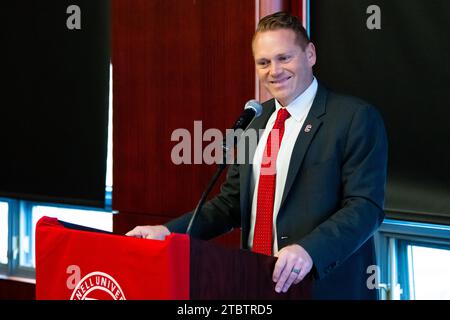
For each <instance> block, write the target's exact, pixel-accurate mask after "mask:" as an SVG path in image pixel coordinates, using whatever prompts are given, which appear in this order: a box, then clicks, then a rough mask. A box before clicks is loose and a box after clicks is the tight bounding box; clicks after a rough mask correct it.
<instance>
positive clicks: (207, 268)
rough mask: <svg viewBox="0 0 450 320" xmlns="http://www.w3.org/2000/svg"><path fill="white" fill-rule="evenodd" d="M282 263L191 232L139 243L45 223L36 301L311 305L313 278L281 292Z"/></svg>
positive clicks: (40, 227) (40, 226) (39, 235)
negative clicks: (276, 275)
mask: <svg viewBox="0 0 450 320" xmlns="http://www.w3.org/2000/svg"><path fill="white" fill-rule="evenodd" d="M275 262H276V258H274V257H269V256H265V255H261V254H255V253H252V252H250V251H245V250H237V249H230V248H224V247H220V246H217V245H215V244H213V243H209V242H206V241H202V240H197V239H194V238H189V237H188V236H187V235H184V234H171V235H170V236H168V237H166V239H165V240H163V241H161V240H148V239H138V238H132V237H126V236H122V235H116V234H112V233H107V232H101V231H99V230H95V229H90V228H85V227H81V226H77V225H71V224H67V223H65V222H63V221H58V220H57V219H56V218H49V217H42V218H41V219H40V220H39V221H38V223H37V226H36V299H38V300H55V299H57V300H69V299H70V300H90V299H91V300H92V299H97V300H211V299H214V300H222V299H232V300H236V299H237V300H244V299H245V300H257V299H258V300H259V299H262V300H265V299H270V300H279V299H310V298H311V290H312V279H311V277H310V276H307V277H306V278H305V279H304V280H303V281H302V282H301V283H300V284H298V285H292V286H291V288H290V289H289V290H288V292H287V293H276V292H275V290H274V289H275V283H274V282H273V281H272V272H273V268H274V265H275Z"/></svg>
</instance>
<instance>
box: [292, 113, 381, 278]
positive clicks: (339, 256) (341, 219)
mask: <svg viewBox="0 0 450 320" xmlns="http://www.w3.org/2000/svg"><path fill="white" fill-rule="evenodd" d="M386 170H387V138H386V132H385V128H384V124H383V121H382V118H381V116H380V114H379V113H378V111H376V109H375V108H372V107H370V106H365V107H362V108H358V109H357V110H356V111H355V112H354V114H353V118H352V121H351V122H350V125H349V129H348V131H347V138H346V143H345V147H344V152H343V158H342V168H341V182H342V202H341V205H340V209H339V210H338V211H336V212H335V213H334V214H332V215H331V216H330V217H329V218H328V219H327V220H325V221H324V222H322V223H321V224H320V225H318V226H317V227H316V228H315V229H313V230H312V232H310V233H309V234H308V235H307V236H305V237H304V238H302V239H301V240H300V241H299V242H298V244H299V245H301V246H302V247H303V248H305V250H306V251H307V252H308V253H309V254H310V256H311V258H312V259H313V262H314V267H315V271H316V273H317V274H316V275H317V276H318V278H322V277H324V276H325V275H326V274H327V273H329V272H331V271H332V270H333V269H334V268H336V267H337V266H339V265H340V264H341V263H342V262H344V261H345V260H346V259H347V258H348V257H349V256H350V255H351V254H352V253H354V252H355V251H356V250H357V249H359V248H360V247H361V246H362V245H363V244H364V243H365V242H366V241H367V240H368V239H369V238H370V237H371V236H372V235H373V233H374V232H375V231H376V229H377V228H378V227H379V226H380V224H381V223H382V221H383V219H384V210H383V206H384V190H385V183H386Z"/></svg>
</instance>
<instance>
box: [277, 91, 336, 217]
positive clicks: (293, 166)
mask: <svg viewBox="0 0 450 320" xmlns="http://www.w3.org/2000/svg"><path fill="white" fill-rule="evenodd" d="M327 95H328V93H327V90H326V89H325V88H324V87H323V86H322V85H320V84H319V86H318V88H317V93H316V97H315V98H314V102H313V104H312V106H311V109H310V111H309V113H308V116H307V117H306V119H305V122H304V123H303V127H302V129H301V130H300V133H299V135H298V137H297V140H296V142H295V145H294V149H293V150H292V155H291V160H290V163H289V169H288V174H287V177H286V184H285V185H284V191H283V197H282V199H281V204H280V208H281V207H282V206H283V203H284V201H285V200H286V197H287V195H288V193H289V190H290V189H291V187H292V184H293V183H294V181H295V179H296V176H297V173H298V171H299V169H300V167H301V165H302V163H303V159H304V158H305V155H306V152H307V151H308V148H309V145H310V144H311V141H312V140H313V138H314V136H315V134H316V132H317V131H318V130H319V128H320V126H321V125H322V120H321V119H320V117H321V116H322V115H323V114H324V113H325V105H326V99H327Z"/></svg>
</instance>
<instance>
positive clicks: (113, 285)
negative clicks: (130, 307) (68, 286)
mask: <svg viewBox="0 0 450 320" xmlns="http://www.w3.org/2000/svg"><path fill="white" fill-rule="evenodd" d="M70 300H125V295H124V294H123V291H122V288H120V286H119V284H118V283H117V281H116V280H115V279H114V278H113V277H111V276H110V275H109V274H107V273H104V272H99V271H95V272H91V273H88V274H87V275H85V276H84V277H83V279H81V280H80V281H79V282H78V284H77V285H76V287H75V288H74V289H73V292H72V295H71V297H70Z"/></svg>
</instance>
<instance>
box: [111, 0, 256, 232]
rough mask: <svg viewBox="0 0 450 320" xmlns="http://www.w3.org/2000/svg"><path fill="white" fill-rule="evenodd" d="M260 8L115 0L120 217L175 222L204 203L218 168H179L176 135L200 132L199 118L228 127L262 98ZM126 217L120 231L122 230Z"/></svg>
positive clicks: (202, 0)
mask: <svg viewBox="0 0 450 320" xmlns="http://www.w3.org/2000/svg"><path fill="white" fill-rule="evenodd" d="M254 11H255V7H254V1H240V0H214V1H210V0H195V1H192V0H151V1H150V0H141V1H137V0H136V1H122V0H113V2H112V28H113V32H112V44H113V48H112V49H113V50H112V52H113V56H112V63H113V128H114V132H113V141H114V142H113V143H114V147H113V159H114V160H113V161H114V168H113V177H114V178H113V184H114V188H113V190H114V191H113V208H114V209H115V210H118V211H119V212H121V213H120V214H119V215H120V216H122V215H125V216H127V215H129V214H130V213H133V214H142V215H150V216H155V217H162V220H167V218H168V217H174V216H178V215H180V214H181V213H184V212H186V211H189V210H192V209H193V208H194V207H195V205H196V203H197V201H198V199H199V198H200V196H201V193H202V191H203V189H204V188H205V186H206V184H207V182H208V180H209V178H210V177H211V175H212V173H213V172H214V170H215V166H212V165H210V166H208V165H205V164H195V165H178V166H177V165H174V164H173V163H172V161H171V150H172V148H173V147H174V146H175V145H176V144H177V142H172V141H171V134H172V132H173V131H174V130H175V129H177V128H186V129H188V130H189V131H190V132H191V133H193V126H194V120H202V121H203V124H202V125H203V131H205V130H206V129H208V128H218V129H220V130H225V129H226V128H227V127H230V126H231V125H232V124H233V123H234V121H235V119H236V118H237V116H238V115H239V114H240V112H241V111H242V109H243V106H244V104H245V102H246V101H247V100H249V99H252V98H254V94H255V89H254V83H255V81H254V66H253V58H252V53H251V45H250V42H251V38H252V35H253V32H254V28H255V25H254ZM165 217H167V218H166V219H164V218H165ZM124 219H125V221H126V220H127V219H126V218H122V217H121V218H116V219H115V224H114V225H115V227H114V228H115V229H121V230H122V227H121V223H122V222H120V221H124ZM129 220H130V221H132V220H133V218H131V216H130V219H129ZM135 220H136V219H134V220H133V221H135ZM124 223H125V225H126V224H127V223H126V222H124Z"/></svg>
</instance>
